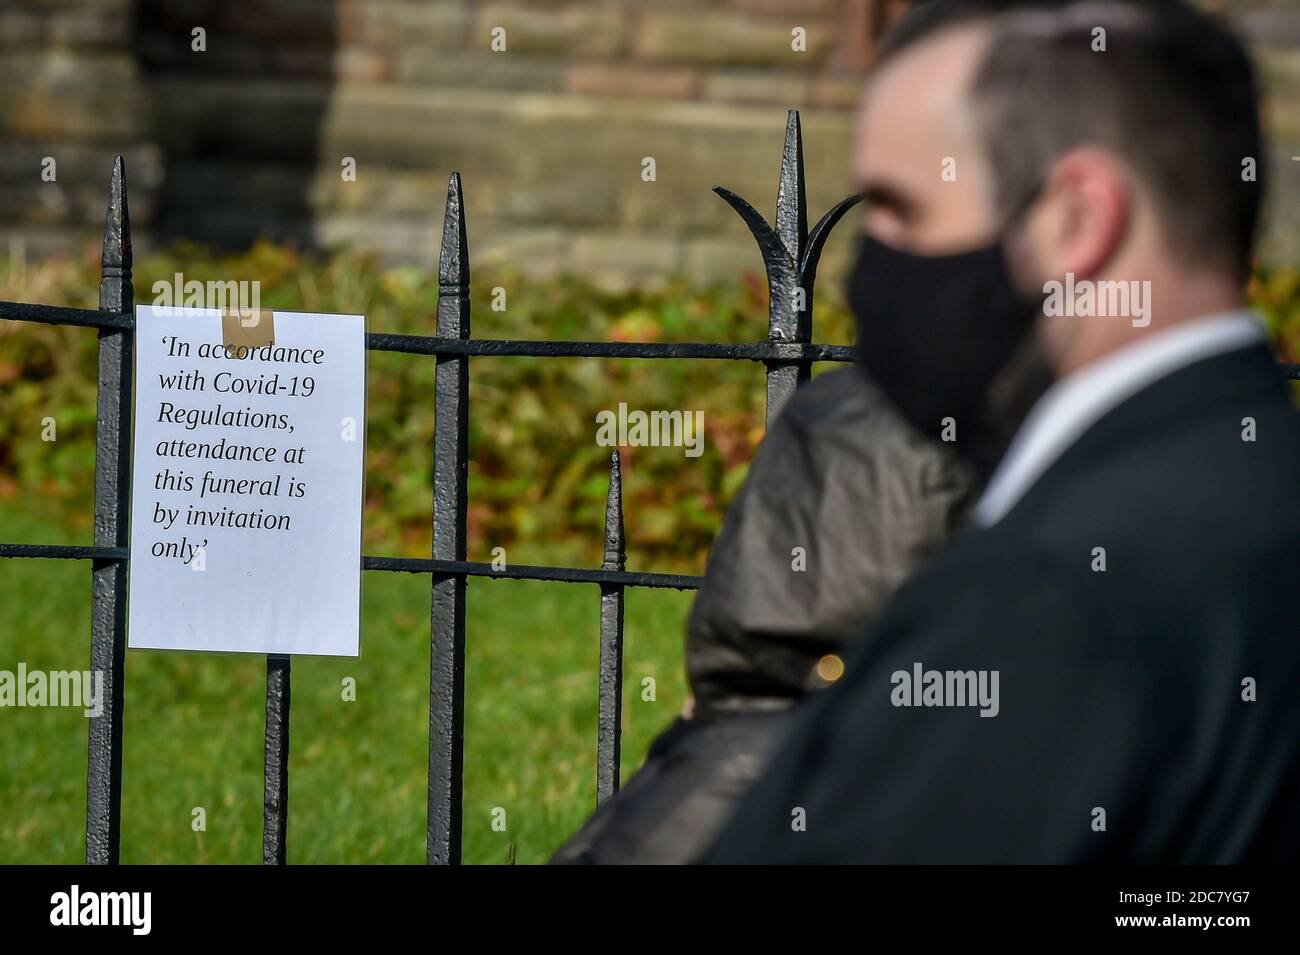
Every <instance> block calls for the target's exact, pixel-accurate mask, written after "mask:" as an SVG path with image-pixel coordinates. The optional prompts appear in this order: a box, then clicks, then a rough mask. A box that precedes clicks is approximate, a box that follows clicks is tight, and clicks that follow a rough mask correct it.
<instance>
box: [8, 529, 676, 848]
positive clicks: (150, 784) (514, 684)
mask: <svg viewBox="0 0 1300 955" xmlns="http://www.w3.org/2000/svg"><path fill="white" fill-rule="evenodd" d="M0 540H3V541H6V542H39V543H61V542H65V539H64V538H62V537H61V535H59V534H58V533H56V532H54V531H52V530H51V529H50V528H49V527H48V526H45V525H43V524H42V523H40V522H38V521H37V520H35V519H33V518H31V517H30V516H28V515H26V514H24V513H22V512H20V511H19V510H17V509H15V508H13V507H6V508H3V509H0ZM77 542H79V543H84V541H77ZM518 559H519V560H521V561H522V560H524V557H523V556H519V557H518ZM529 562H540V561H529ZM363 592H364V599H363V608H362V630H361V647H362V651H361V658H360V659H358V660H338V659H320V658H302V657H300V658H297V659H295V660H294V664H293V710H292V723H291V730H290V732H291V748H290V783H289V832H288V844H289V861H290V862H291V863H343V862H399V863H421V862H423V861H424V858H425V813H426V798H427V797H426V789H427V785H428V783H427V780H428V769H427V747H428V708H429V703H428V691H429V623H428V620H429V578H428V577H427V576H422V575H406V574H392V573H373V572H372V573H367V574H365V575H364V580H363ZM599 596H600V595H599V590H598V589H597V588H596V587H595V586H593V585H574V584H549V583H539V582H534V581H508V580H501V581H496V580H485V579H472V580H471V581H470V583H469V597H468V603H469V619H468V628H467V638H466V646H467V649H466V656H467V660H468V663H467V674H466V691H465V695H466V707H465V708H466V720H465V722H466V728H465V736H466V741H465V801H464V807H465V813H464V860H465V861H466V862H476V863H481V862H487V863H502V862H505V861H506V860H507V857H508V851H509V848H508V847H509V843H511V842H514V843H515V858H516V861H518V862H541V861H544V860H545V859H546V858H547V857H548V856H549V854H550V853H551V851H552V850H554V849H555V848H556V847H557V846H558V845H559V844H560V843H561V842H562V841H563V840H564V838H565V837H566V836H567V835H568V834H569V833H570V832H572V831H573V830H574V829H575V828H576V827H577V826H578V825H579V824H580V823H581V822H582V820H583V819H584V818H585V817H586V816H587V814H588V813H590V811H591V810H592V808H593V806H594V803H595V754H596V689H597V679H596V671H597V654H598V643H597V638H598V621H599V609H600V599H599ZM690 601H691V595H690V594H683V593H677V592H673V591H648V590H631V591H629V592H628V596H627V613H626V623H627V628H626V632H627V644H626V657H625V669H624V673H625V682H624V696H623V701H624V703H623V730H624V735H623V767H622V768H623V776H624V778H626V777H627V776H628V775H629V774H630V773H631V772H632V771H633V770H634V769H635V768H636V767H637V766H638V765H639V764H640V762H641V760H642V759H643V758H644V755H645V751H646V748H647V746H648V745H649V743H650V741H651V739H653V737H654V736H655V734H656V733H658V732H659V730H660V729H662V728H663V727H664V726H665V725H666V724H667V723H668V722H669V721H670V720H671V719H672V718H673V716H674V715H675V714H676V713H677V712H678V711H679V710H680V708H681V705H682V700H683V697H684V695H685V681H684V677H683V674H682V632H683V631H682V628H683V624H684V622H685V618H686V614H687V612H688V611H689V608H690ZM89 653H90V565H89V563H88V562H84V561H53V560H0V670H10V671H15V670H16V669H17V665H18V662H19V661H20V660H21V661H24V662H25V663H26V665H27V668H28V669H29V670H33V669H42V670H74V669H75V670H81V669H85V668H86V667H87V666H88V665H89ZM346 677H354V678H355V679H356V687H357V691H356V696H357V698H356V701H355V702H345V701H344V700H343V693H342V681H343V680H344V678H346ZM646 677H652V678H653V679H654V680H655V683H656V696H657V699H656V700H655V701H654V702H646V701H644V700H643V699H642V696H643V693H642V685H643V680H644V679H645V678H646ZM264 706H265V661H264V659H263V658H261V657H256V656H248V655H243V654H215V653H170V652H162V651H152V650H139V651H130V652H128V654H127V661H126V713H125V729H124V737H125V742H124V766H123V773H122V775H123V784H122V820H123V821H122V861H123V862H126V863H256V862H259V861H260V860H261V838H262V732H263V714H264ZM86 723H87V721H86V719H85V718H84V717H83V716H82V715H81V710H80V709H59V708H22V709H17V708H14V709H9V708H6V709H4V710H0V863H70V862H81V861H84V857H85V855H84V854H85V799H86V796H85V787H86ZM198 807H202V808H203V809H204V811H205V813H206V826H207V827H206V831H203V832H194V831H193V830H192V827H191V823H192V820H193V818H194V814H193V811H194V810H195V809H196V808H198ZM497 807H500V808H502V809H504V810H505V814H506V816H505V818H506V826H507V828H506V831H505V832H498V831H494V830H493V827H492V817H493V812H494V810H495V809H496V808H497Z"/></svg>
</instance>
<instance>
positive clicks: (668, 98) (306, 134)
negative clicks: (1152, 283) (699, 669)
mask: <svg viewBox="0 0 1300 955" xmlns="http://www.w3.org/2000/svg"><path fill="white" fill-rule="evenodd" d="M1218 5H1219V6H1226V7H1228V8H1230V9H1231V11H1232V12H1233V13H1234V14H1235V15H1236V16H1237V17H1238V20H1239V22H1240V24H1241V25H1242V27H1243V29H1245V30H1246V31H1247V32H1248V33H1250V34H1251V35H1252V36H1253V37H1254V38H1255V39H1256V40H1257V49H1258V52H1259V55H1260V59H1261V62H1262V64H1263V66H1264V72H1265V74H1266V76H1267V78H1268V81H1269V84H1270V90H1271V91H1272V96H1271V99H1270V106H1269V113H1270V119H1271V122H1272V124H1273V126H1274V128H1275V130H1276V131H1277V133H1278V134H1279V136H1280V140H1279V144H1278V149H1277V156H1276V157H1275V159H1276V160H1277V162H1276V163H1275V166H1276V167H1277V168H1276V173H1277V176H1276V178H1277V180H1278V189H1277V192H1276V194H1275V197H1274V202H1273V209H1274V211H1275V222H1274V225H1273V229H1272V231H1271V238H1270V243H1269V249H1270V255H1271V256H1272V257H1275V258H1277V257H1282V258H1290V259H1295V258H1296V257H1297V255H1298V254H1300V249H1298V248H1297V240H1296V233H1297V228H1298V225H1300V223H1298V220H1300V163H1295V162H1292V161H1291V160H1290V157H1291V156H1293V155H1297V154H1300V7H1297V5H1296V4H1295V2H1294V0H1272V2H1250V0H1245V2H1231V3H1220V4H1218ZM905 6H906V4H905V3H904V2H901V0H655V2H653V3H650V2H644V0H641V2H637V0H477V2H476V0H240V2H238V3H231V2H220V0H138V2H137V3H136V4H135V5H134V6H133V5H132V4H131V3H130V2H129V0H0V156H3V159H0V232H3V233H4V234H7V235H19V236H22V237H23V238H24V240H25V241H27V242H28V244H29V246H35V247H37V248H38V249H40V250H46V249H51V248H55V247H60V246H67V245H69V244H70V243H75V242H76V241H78V240H81V239H84V237H85V236H86V235H87V234H89V233H93V232H94V231H95V230H96V229H97V227H98V223H99V222H101V221H102V216H103V208H102V207H103V201H104V199H103V196H104V185H105V183H106V181H107V171H108V168H109V162H110V158H111V155H112V154H113V153H114V152H116V151H125V152H126V154H127V157H128V164H129V170H130V179H131V188H132V194H131V199H132V216H133V219H134V221H135V222H136V224H137V227H138V228H137V236H138V238H139V239H140V241H141V243H142V244H147V243H148V242H149V240H150V239H154V240H155V241H157V240H160V239H166V238H169V237H174V236H186V237H191V238H197V239H200V240H205V241H214V242H220V243H227V244H242V243H245V242H248V241H250V240H251V239H252V238H254V237H255V236H257V235H259V234H269V235H273V236H277V237H291V238H295V239H298V240H299V241H302V242H304V243H316V244H324V245H334V244H342V243H346V244H352V245H356V246H362V247H370V248H376V249H379V250H382V251H383V252H385V253H386V254H387V255H388V256H389V257H391V258H393V259H396V260H409V261H416V262H420V263H425V264H428V263H430V262H432V261H433V260H434V258H435V257H436V254H437V248H438V237H439V231H440V227H441V212H442V206H443V201H444V196H445V189H446V183H447V177H448V175H449V174H450V172H451V171H452V170H453V169H459V170H460V171H461V172H462V174H463V176H464V182H465V192H466V205H467V208H468V213H469V230H470V242H471V250H472V253H473V261H474V263H475V265H477V266H479V267H480V268H491V267H494V266H498V265H510V266H515V267H518V268H520V269H523V270H525V271H527V272H530V273H534V274H545V273H552V272H557V271H576V272H579V273H582V274H585V275H589V276H591V277H593V278H598V279H600V280H601V281H603V282H606V283H615V284H629V283H632V284H635V283H644V282H654V281H657V280H659V279H661V278H662V277H663V276H665V275H666V274H668V273H670V272H682V273H685V274H687V275H689V276H692V277H695V278H702V279H707V278H714V277H720V276H729V275H734V274H735V272H736V271H737V270H739V269H751V270H761V264H760V262H759V259H758V257H757V253H756V251H755V250H754V248H753V245H752V240H751V239H750V237H749V235H748V233H747V232H746V230H745V229H744V227H743V226H742V224H741V223H740V221H739V219H738V218H737V217H736V216H735V214H734V213H733V212H731V211H730V210H729V209H728V208H726V206H725V205H724V204H723V203H722V201H721V200H719V199H718V198H717V197H715V196H713V195H712V194H711V193H710V191H709V190H710V187H711V186H713V185H714V184H715V183H718V184H723V185H726V186H728V187H729V188H731V189H733V190H735V191H737V192H739V193H740V194H742V195H743V196H745V197H746V198H748V199H750V201H751V202H753V203H754V204H755V205H756V206H757V207H758V208H759V209H760V210H762V211H764V212H767V213H768V214H769V215H770V214H771V210H772V207H773V204H774V202H775V193H776V176H777V170H778V165H779V161H780V150H781V143H782V132H783V128H784V124H785V115H786V109H787V108H791V107H794V108H798V109H799V110H800V111H801V114H802V119H803V127H804V145H805V154H806V157H807V160H808V193H809V212H810V215H811V216H812V217H814V218H815V217H816V216H818V215H820V213H821V211H822V210H823V209H824V208H826V207H827V206H828V205H830V204H831V203H832V202H834V201H835V200H836V199H838V198H839V197H840V196H841V195H842V194H843V193H845V192H846V191H847V189H848V188H849V182H848V177H847V160H848V155H849V150H850V141H851V125H852V123H851V120H852V109H853V106H854V103H855V101H856V98H857V95H858V91H859V88H860V83H861V76H862V74H863V73H864V71H865V69H866V67H867V65H868V64H869V62H870V56H871V48H872V45H873V38H874V37H876V36H878V35H879V34H880V32H882V31H883V29H884V28H885V26H886V25H887V23H888V22H889V21H890V20H891V18H892V17H894V16H896V15H897V14H898V13H899V12H900V11H901V9H902V8H903V7H905ZM196 28H201V29H202V30H203V31H205V32H204V34H203V36H202V40H203V44H202V45H203V46H204V47H205V49H204V50H202V51H196V50H195V49H194V47H195V46H196V45H198V41H197V40H196V38H195V35H194V33H193V31H194V30H195V29H196ZM497 28H502V29H504V31H505V32H504V39H505V50H504V51H494V50H493V49H492V43H493V31H494V30H496V29H497ZM796 28H801V29H802V30H803V31H804V34H805V36H806V43H805V48H804V49H802V50H795V49H793V48H792V40H793V33H792V31H794V30H795V29H796ZM46 156H53V157H56V159H57V163H58V166H57V169H58V179H57V182H55V183H44V182H42V181H41V178H40V170H41V161H42V158H43V157H46ZM646 157H653V159H654V160H655V181H654V182H645V181H643V179H642V170H643V161H644V159H645V158H646ZM348 158H350V159H351V160H353V161H355V168H356V178H355V181H345V179H344V177H343V176H342V175H341V172H342V164H343V163H344V161H345V159H348ZM1283 209H1285V210H1287V213H1286V215H1276V213H1278V212H1279V211H1280V210H1283ZM848 232H849V230H847V229H845V230H844V231H843V234H842V235H840V236H839V237H838V238H836V239H832V242H831V244H830V245H829V246H828V249H827V256H826V258H827V265H826V272H827V273H830V274H831V277H832V278H833V275H834V273H836V272H837V271H838V269H839V267H840V266H841V265H842V263H843V261H844V259H845V257H846V254H847V251H848V238H847V237H848Z"/></svg>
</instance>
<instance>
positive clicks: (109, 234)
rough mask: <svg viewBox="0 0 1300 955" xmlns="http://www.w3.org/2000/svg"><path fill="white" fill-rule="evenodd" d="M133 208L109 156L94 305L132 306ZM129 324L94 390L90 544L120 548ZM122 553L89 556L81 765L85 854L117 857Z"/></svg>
mask: <svg viewBox="0 0 1300 955" xmlns="http://www.w3.org/2000/svg"><path fill="white" fill-rule="evenodd" d="M134 305H135V289H134V286H133V285H132V284H131V216H130V213H129V210H128V207H127V200H126V165H125V163H124V161H123V159H122V157H121V156H118V157H117V160H116V162H115V163H114V164H113V178H112V180H111V182H110V183H109V189H108V213H107V215H106V217H105V222H104V255H103V261H102V263H101V273H100V281H99V308H100V310H101V311H104V312H113V313H116V314H121V313H123V312H130V311H132V310H133V308H134ZM134 334H135V332H134V331H133V330H130V329H127V328H101V329H100V330H99V373H98V383H99V394H98V397H97V398H96V408H95V416H96V417H95V546H96V547H106V548H119V547H121V548H124V547H126V546H127V536H128V533H129V531H128V528H129V524H130V517H131V514H130V483H131V393H132V391H131V389H132V367H131V352H132V348H131V343H132V340H133V336H134ZM126 573H127V565H126V561H125V560H124V559H95V560H94V563H93V565H92V570H91V609H90V666H91V670H92V671H93V672H96V673H102V674H103V676H104V691H103V696H104V707H103V711H102V712H101V713H100V715H98V716H92V717H91V718H90V728H89V740H88V745H87V763H88V765H87V768H86V861H87V862H88V863H90V864H92V865H95V864H99V865H112V864H115V863H116V862H117V861H118V846H119V845H120V841H121V826H122V707H123V699H124V697H123V680H124V679H125V669H126Z"/></svg>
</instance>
